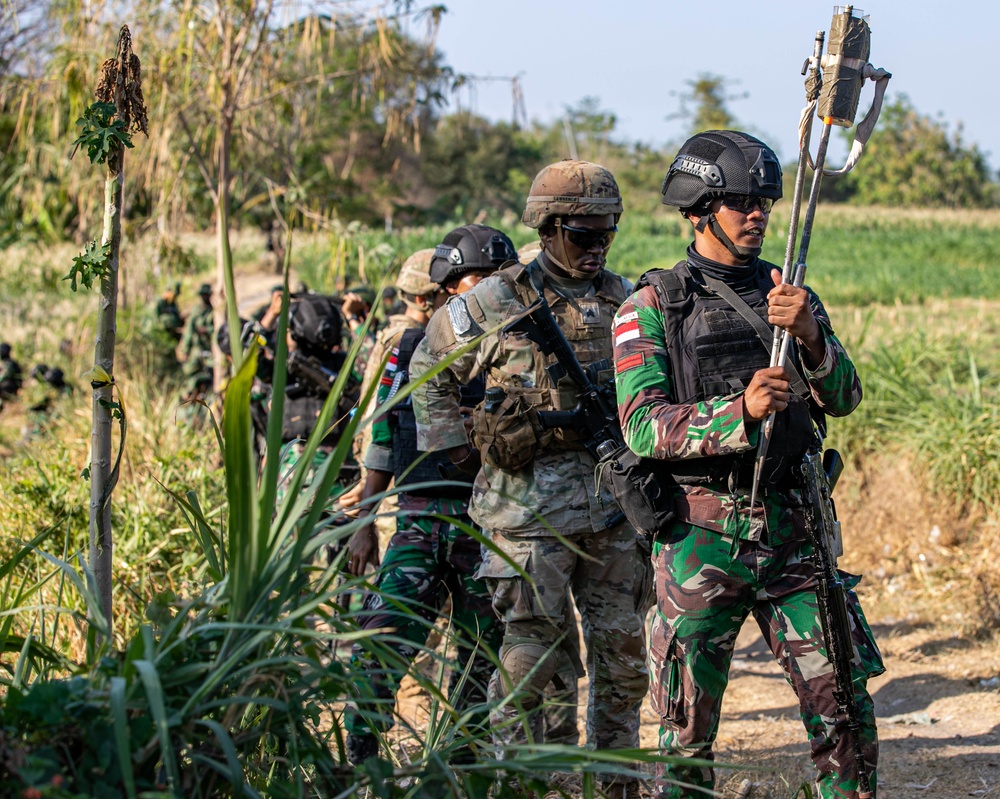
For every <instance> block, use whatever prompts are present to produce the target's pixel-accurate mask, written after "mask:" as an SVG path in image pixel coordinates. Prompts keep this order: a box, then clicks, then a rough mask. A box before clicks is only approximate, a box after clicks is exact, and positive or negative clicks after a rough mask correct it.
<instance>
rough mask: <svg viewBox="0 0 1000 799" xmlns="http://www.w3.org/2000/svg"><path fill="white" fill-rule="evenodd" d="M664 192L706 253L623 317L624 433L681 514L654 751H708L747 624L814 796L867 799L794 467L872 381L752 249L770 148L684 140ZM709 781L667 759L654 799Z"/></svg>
mask: <svg viewBox="0 0 1000 799" xmlns="http://www.w3.org/2000/svg"><path fill="white" fill-rule="evenodd" d="M662 191H663V202H664V204H666V205H672V206H676V207H678V208H679V209H680V212H681V214H683V215H684V216H685V217H686V218H687V219H688V220H689V221H690V222H691V224H692V225H693V227H694V243H693V244H692V245H691V246H690V247H689V248H688V251H687V260H686V261H682V262H681V263H679V264H677V265H676V266H675V267H674V268H673V269H671V270H669V271H666V270H655V271H653V272H649V273H647V274H646V275H645V276H644V277H643V279H642V280H640V282H639V284H638V287H637V291H636V292H635V293H634V294H633V295H632V296H631V297H629V299H628V300H627V301H626V302H625V303H624V305H622V307H621V310H620V311H619V313H618V315H617V316H616V318H615V366H616V372H617V392H618V402H619V415H620V418H621V423H622V428H623V430H624V433H625V438H626V441H627V442H628V445H629V446H630V447H631V449H632V450H633V451H634V452H636V453H637V454H638V455H640V456H642V457H645V458H652V459H658V461H660V462H661V469H662V473H663V479H664V480H666V481H669V484H671V485H672V486H673V488H672V491H673V493H674V499H675V504H676V514H677V516H676V519H675V520H674V521H673V522H672V523H671V524H670V525H669V526H668V527H667V529H664V530H662V531H660V532H659V534H658V535H657V538H656V542H655V544H654V548H653V562H654V567H655V581H656V593H657V612H656V615H655V617H654V620H653V626H652V630H651V632H650V644H649V647H650V684H651V689H650V691H651V694H652V705H653V709H654V711H655V712H656V713H657V714H658V715H659V716H660V720H661V727H660V731H661V732H660V746H661V748H662V750H663V751H664V753H667V754H673V755H684V756H690V757H697V758H704V759H707V760H711V759H712V745H713V743H714V741H715V737H716V733H717V730H718V724H719V713H720V708H721V705H722V695H723V691H724V690H725V687H726V683H727V681H728V671H729V664H730V660H731V658H732V655H733V647H734V644H735V641H736V636H737V633H738V632H739V629H740V627H741V625H742V623H743V621H744V620H745V619H746V618H747V616H748V615H750V614H753V616H754V618H755V619H756V621H757V623H758V625H759V626H760V629H761V632H762V633H763V635H764V638H765V640H766V641H767V643H768V644H769V646H770V647H771V651H772V652H773V653H774V656H775V658H776V659H777V660H778V662H779V664H780V665H781V667H782V668H783V669H784V671H785V676H786V678H787V679H788V681H789V683H790V684H791V685H792V688H793V689H794V691H795V693H796V695H797V697H798V700H799V706H800V712H801V717H802V722H803V724H804V725H805V727H806V731H807V733H808V736H809V739H810V742H811V745H812V757H813V761H814V763H815V765H816V767H817V768H818V769H819V772H820V778H819V785H820V790H819V795H820V796H822V797H857V796H858V794H857V784H858V770H857V767H856V763H855V762H854V756H853V748H852V747H853V741H852V740H851V738H850V734H849V733H848V730H847V727H846V721H845V718H844V716H843V714H841V713H840V712H839V711H838V709H837V701H836V699H835V698H834V695H833V690H834V681H833V667H832V666H831V664H830V662H829V661H828V659H827V655H826V649H825V645H824V642H823V635H822V628H821V622H820V619H819V617H818V615H817V610H816V593H815V572H814V568H813V566H812V565H811V563H810V556H811V553H812V547H811V545H810V543H809V538H808V535H807V532H806V529H805V522H804V517H803V514H802V510H801V504H802V503H801V499H800V495H799V492H798V485H797V483H796V478H795V474H794V471H793V469H792V468H791V467H793V466H794V465H796V464H797V463H798V462H800V461H801V457H802V455H803V454H804V452H805V447H806V445H807V444H808V442H809V439H810V437H811V435H812V422H811V419H810V414H812V415H813V416H814V417H817V416H821V415H822V414H830V415H832V416H843V415H845V414H848V413H850V412H851V411H852V410H853V409H854V408H855V407H856V406H857V404H858V402H859V401H860V400H861V385H860V383H859V381H858V377H857V373H856V372H855V369H854V366H853V364H852V363H851V361H850V359H849V358H848V356H847V353H846V352H845V351H844V348H843V346H842V345H841V343H840V342H839V341H838V340H837V338H836V336H835V335H834V333H833V328H832V327H831V325H830V319H829V317H828V316H827V313H826V311H825V310H824V308H823V306H822V304H821V303H820V301H819V298H818V297H817V296H816V295H815V294H814V293H813V292H812V291H811V290H809V289H806V288H796V287H794V286H792V285H791V284H789V283H785V284H781V285H779V284H780V282H781V275H780V272H779V271H778V270H777V269H776V268H775V267H774V266H773V265H772V264H769V263H767V262H765V261H762V260H760V258H759V257H758V256H759V255H760V251H761V246H762V244H763V241H764V233H765V231H766V229H767V222H768V213H769V212H770V210H771V206H772V204H773V203H774V202H775V201H776V200H778V199H779V198H780V197H781V168H780V166H779V164H778V160H777V158H776V157H775V154H774V153H773V152H772V150H771V149H770V148H769V147H768V146H767V145H765V144H764V143H763V142H760V141H758V140H757V139H755V138H753V137H752V136H748V135H747V134H745V133H739V132H736V131H708V132H706V133H699V134H698V135H696V136H694V137H692V138H691V139H689V140H688V141H687V142H686V143H685V144H684V145H683V147H681V149H680V152H679V153H678V155H677V157H676V158H675V159H674V161H673V163H672V164H671V166H670V170H669V171H668V172H667V176H666V179H665V180H664V182H663V188H662ZM768 324H770V325H779V326H781V327H783V328H785V329H786V330H788V331H789V333H791V335H792V336H794V337H795V344H794V345H793V347H792V353H791V358H790V365H789V366H787V367H771V366H769V363H770V355H769V348H770V344H771V338H772V335H771V332H770V328H769V327H768ZM772 411H776V412H777V417H776V419H777V422H776V426H775V431H774V439H773V441H772V443H771V445H770V448H769V452H768V460H767V462H766V468H765V469H764V473H765V478H764V480H763V481H762V486H761V492H762V501H761V503H759V504H757V506H756V507H754V508H751V507H749V504H750V501H749V494H750V489H751V481H752V479H753V471H754V463H755V452H756V445H757V440H758V436H759V435H760V428H761V421H762V420H763V419H765V418H766V417H767V416H768V415H769V414H770V413H771V412H772ZM856 582H857V580H856V578H855V579H854V583H852V585H853V584H856ZM850 603H851V616H852V617H853V618H852V626H853V634H852V637H853V638H854V644H855V647H856V650H857V658H856V659H855V662H854V670H855V673H854V680H855V692H856V696H857V700H858V703H859V706H860V708H861V710H862V716H863V719H864V724H863V729H862V731H861V736H862V739H863V740H862V744H863V747H864V752H865V758H866V760H867V761H868V763H869V767H870V768H871V769H872V770H874V766H875V762H876V759H877V736H876V729H875V717H874V710H873V705H872V700H871V698H870V696H869V695H868V692H867V689H866V683H867V679H868V677H870V676H872V675H875V674H879V673H881V671H882V670H883V668H882V663H881V658H880V656H879V652H878V649H877V647H876V646H875V643H874V641H873V639H872V636H871V631H870V630H869V628H868V625H867V623H866V622H865V619H864V615H863V614H862V612H861V608H860V605H859V604H858V602H857V597H856V595H855V594H854V592H853V591H851V592H850ZM872 776H873V777H874V773H872ZM675 782H676V783H685V784H686V785H687V786H689V787H681V786H680V785H679V784H674V783H675ZM872 785H873V786H874V779H872ZM713 787H714V774H713V771H712V769H711V768H708V767H704V766H689V765H683V764H680V763H668V764H665V765H663V766H661V769H660V772H659V774H658V782H657V789H658V790H659V793H658V794H657V796H658V797H659V798H660V799H666V798H667V797H670V798H671V799H674V798H675V797H694V796H702V795H703V794H704V793H706V792H710V791H711V790H712V788H713Z"/></svg>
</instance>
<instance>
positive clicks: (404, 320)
mask: <svg viewBox="0 0 1000 799" xmlns="http://www.w3.org/2000/svg"><path fill="white" fill-rule="evenodd" d="M433 255H434V250H433V249H432V248H428V249H425V250H417V252H415V253H413V255H411V256H410V257H409V258H407V259H406V260H405V261H404V262H403V266H402V267H401V268H400V270H399V277H398V278H397V279H396V285H397V286H398V287H399V291H400V292H401V293H402V298H403V312H402V313H399V314H393V315H392V316H389V317H388V318H387V319H386V320H385V323H384V324H383V325H382V327H381V328H379V331H378V333H377V334H376V336H375V342H374V344H373V345H372V349H371V352H370V354H369V357H368V363H367V364H366V367H365V371H364V377H363V379H362V381H361V390H360V395H361V397H362V401H363V400H364V397H367V396H368V393H369V391H370V389H371V387H372V386H373V385H374V384H375V382H376V381H377V380H379V379H381V377H382V370H383V369H384V367H385V361H386V360H387V356H388V355H389V353H391V352H392V348H393V347H395V346H396V342H397V341H399V337H400V336H401V335H403V332H404V331H406V330H409V329H410V328H419V329H420V330H423V329H424V327H425V326H426V325H427V322H428V320H430V318H431V314H432V313H433V311H434V297H435V295H436V294H437V292H438V289H439V286H438V284H437V283H435V282H434V281H433V280H431V275H430V268H431V257H432V256H433ZM375 400H376V397H375V395H372V399H371V402H370V403H369V405H368V407H367V408H365V409H364V416H368V415H369V414H370V413H371V412H372V411H373V410H374V409H375V404H376V403H375ZM364 416H363V417H362V418H364ZM371 439H372V426H371V425H364V427H363V428H362V429H361V430H360V431H359V432H358V434H357V435H356V436H355V439H354V454H355V457H356V458H357V459H358V462H359V463H363V461H364V455H365V453H366V452H367V451H368V447H369V445H370V444H371ZM361 472H362V481H361V482H359V483H358V484H357V485H356V486H355V487H354V488H352V489H351V490H350V491H347V492H346V493H344V494H343V496H342V497H341V501H342V503H343V505H344V506H345V508H349V507H350V506H354V508H353V510H347V513H348V514H349V515H351V516H356V515H357V513H358V512H359V509H358V508H357V503H358V502H359V501H360V500H361V494H362V491H363V490H364V484H363V481H364V474H365V470H364V467H363V466H362V470H361Z"/></svg>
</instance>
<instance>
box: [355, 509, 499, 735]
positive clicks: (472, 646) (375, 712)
mask: <svg viewBox="0 0 1000 799" xmlns="http://www.w3.org/2000/svg"><path fill="white" fill-rule="evenodd" d="M467 507H468V502H467V501H465V500H458V499H430V498H427V497H417V496H414V495H411V494H400V495H399V513H400V515H399V517H398V521H397V529H396V533H395V535H393V537H392V539H391V540H390V541H389V546H388V547H387V549H386V551H385V556H384V557H383V558H382V565H381V566H380V567H379V572H378V576H377V578H376V582H375V590H374V591H372V592H370V593H369V594H368V595H367V596H366V597H365V601H364V606H363V608H362V611H361V618H360V624H361V627H362V628H363V629H365V630H375V629H383V628H389V629H391V630H392V633H391V634H389V635H382V634H379V635H376V636H374V638H372V639H368V640H365V641H364V642H362V643H359V644H356V645H355V647H354V652H353V654H352V657H351V664H352V672H353V674H354V676H355V685H356V686H357V693H356V710H355V711H354V712H352V713H350V714H349V716H348V719H347V730H348V732H351V733H354V734H356V735H357V734H363V733H366V732H368V731H369V730H372V729H374V730H378V731H384V730H386V729H388V728H389V727H391V726H392V715H393V707H394V701H393V697H394V696H395V693H396V690H397V688H398V687H399V681H400V680H401V679H402V677H403V675H404V674H405V673H406V672H407V670H408V669H409V667H410V665H411V664H412V663H413V660H414V659H415V658H416V656H417V654H418V653H419V652H420V650H421V648H422V647H423V646H424V643H425V642H426V640H427V635H428V633H429V632H430V631H431V629H432V628H433V627H434V623H435V621H436V619H437V617H438V612H439V611H440V610H441V607H442V605H443V604H444V600H445V598H446V596H447V595H448V594H450V595H451V607H452V618H451V624H452V630H453V635H454V643H455V649H456V651H457V656H456V662H455V663H454V664H452V669H451V678H450V685H449V692H448V696H449V700H450V704H451V705H452V707H454V708H455V709H456V710H457V711H459V712H462V711H463V710H465V709H468V708H470V707H473V706H474V705H477V704H480V705H481V704H483V703H484V702H485V700H486V684H487V682H488V680H489V677H490V674H491V672H492V671H493V662H494V659H495V657H496V651H497V648H498V647H499V644H500V624H499V622H498V621H497V619H496V617H495V616H494V614H493V610H492V608H491V607H490V596H489V593H488V591H487V590H486V585H485V583H483V582H482V581H481V580H479V579H477V578H476V576H475V574H476V570H477V569H478V568H479V564H480V561H481V560H482V556H481V554H480V545H479V542H478V541H477V540H476V539H474V538H473V537H472V536H470V535H469V534H468V533H467V532H465V531H464V530H463V529H462V528H461V527H460V526H459V525H457V524H454V523H453V522H451V521H449V520H448V518H445V517H450V518H452V519H456V520H457V521H459V522H461V523H462V524H465V525H471V524H472V521H471V520H470V519H469V517H468V515H467V514H466V509H467ZM485 720H486V719H485V712H484V714H483V718H481V719H480V720H479V723H480V724H482V723H483V722H485ZM474 725H475V722H474V724H473V726H474ZM472 732H473V733H474V732H475V730H472Z"/></svg>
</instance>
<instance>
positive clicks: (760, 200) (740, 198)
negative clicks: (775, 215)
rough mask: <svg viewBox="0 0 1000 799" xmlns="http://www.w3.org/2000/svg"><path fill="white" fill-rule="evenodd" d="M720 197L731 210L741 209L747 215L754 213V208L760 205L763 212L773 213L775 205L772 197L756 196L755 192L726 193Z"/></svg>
mask: <svg viewBox="0 0 1000 799" xmlns="http://www.w3.org/2000/svg"><path fill="white" fill-rule="evenodd" d="M720 199H721V200H722V204H723V205H724V206H726V208H728V209H729V210H730V211H739V213H741V214H746V215H750V214H752V213H753V209H754V208H756V207H758V206H759V207H760V212H761V213H762V214H769V213H771V209H772V208H773V207H774V200H772V199H771V198H770V197H756V196H754V195H753V194H724V195H723V196H722V197H721V198H720Z"/></svg>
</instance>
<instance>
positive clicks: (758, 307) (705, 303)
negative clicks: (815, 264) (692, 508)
mask: <svg viewBox="0 0 1000 799" xmlns="http://www.w3.org/2000/svg"><path fill="white" fill-rule="evenodd" d="M771 268H772V265H771V264H768V263H766V262H764V261H761V262H760V268H759V269H758V271H757V274H756V277H755V281H754V282H753V284H751V285H749V286H747V287H744V288H741V289H739V290H736V293H737V294H738V296H739V298H740V300H742V301H743V303H745V304H746V306H748V307H749V309H750V311H752V312H753V313H755V314H756V315H757V316H758V317H759V318H760V319H761V320H762V321H763V323H764V324H763V328H767V330H768V331H770V329H771V326H770V325H768V323H767V293H768V291H770V290H771V289H772V288H773V287H774V283H773V282H772V281H771V278H770V270H771ZM709 282H710V281H709ZM646 285H650V286H653V287H654V288H655V289H656V292H657V294H658V295H659V299H660V306H661V308H662V310H663V328H664V338H665V341H666V346H667V353H668V355H669V357H670V368H671V378H672V381H673V390H674V399H675V401H676V402H678V403H682V404H688V403H693V402H700V401H704V400H708V399H710V398H711V397H718V396H724V395H727V394H737V393H739V392H741V391H744V390H745V389H746V387H747V386H748V385H749V384H750V381H751V380H752V379H753V376H754V373H755V372H757V371H758V370H760V369H764V368H767V367H768V366H769V365H770V361H771V354H770V347H771V341H770V339H769V338H767V337H766V336H769V335H770V333H769V332H768V333H767V334H764V333H763V332H762V331H763V328H762V331H761V332H759V331H758V330H757V328H755V326H754V325H753V324H752V323H751V322H750V321H748V320H747V318H745V317H744V315H743V314H741V313H740V311H739V310H737V309H736V307H734V304H732V303H730V302H729V300H727V299H725V298H724V297H722V296H720V295H719V294H718V293H716V292H715V291H714V290H713V289H712V288H711V287H710V286H709V285H707V284H706V279H705V276H704V275H702V274H701V272H700V271H699V270H698V269H697V268H696V267H694V266H692V265H691V264H690V263H688V262H687V261H681V262H680V263H679V264H677V265H676V266H675V267H674V268H673V269H671V270H654V271H651V272H647V273H646V274H645V275H643V276H642V278H641V279H640V280H639V282H638V283H637V284H636V289H639V288H641V287H643V286H646ZM742 310H743V311H744V313H746V307H744V308H743V309H742ZM765 342H766V343H765ZM798 364H799V357H798V349H797V347H796V346H795V343H794V342H793V343H792V345H791V348H790V350H789V357H788V366H787V368H788V370H789V371H790V372H793V373H794V376H793V380H792V397H791V401H790V402H789V406H788V408H787V409H786V410H784V411H782V412H781V413H778V414H777V415H776V417H775V425H774V431H773V434H772V438H771V443H770V446H769V447H768V453H767V458H766V460H765V464H764V472H763V474H762V477H761V485H762V486H764V487H765V488H768V487H771V488H773V487H779V488H781V487H788V486H789V485H790V482H789V481H790V478H791V475H790V469H791V467H792V466H794V465H795V464H797V463H799V462H801V460H802V456H803V455H804V454H805V450H806V447H807V446H808V444H809V441H810V440H811V437H812V433H813V430H812V421H811V418H810V405H811V404H812V403H811V399H810V396H809V391H808V388H807V387H806V385H805V382H804V381H803V380H802V378H801V377H800V367H799V366H798ZM755 453H756V450H751V451H749V452H747V453H742V454H739V455H723V456H716V457H709V458H693V459H686V460H682V461H671V462H669V463H668V466H669V468H670V471H671V473H672V474H673V476H674V479H676V480H677V482H679V483H682V484H687V485H699V484H707V483H720V482H721V483H724V484H726V486H727V488H728V489H729V490H739V489H749V488H750V484H751V482H752V480H753V469H754V460H755Z"/></svg>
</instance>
